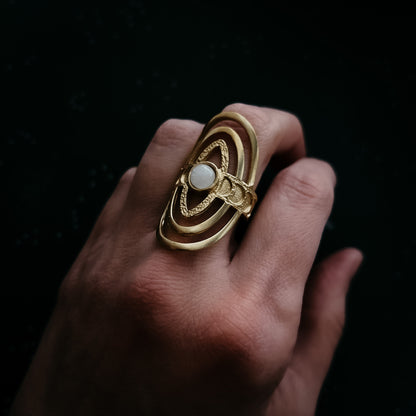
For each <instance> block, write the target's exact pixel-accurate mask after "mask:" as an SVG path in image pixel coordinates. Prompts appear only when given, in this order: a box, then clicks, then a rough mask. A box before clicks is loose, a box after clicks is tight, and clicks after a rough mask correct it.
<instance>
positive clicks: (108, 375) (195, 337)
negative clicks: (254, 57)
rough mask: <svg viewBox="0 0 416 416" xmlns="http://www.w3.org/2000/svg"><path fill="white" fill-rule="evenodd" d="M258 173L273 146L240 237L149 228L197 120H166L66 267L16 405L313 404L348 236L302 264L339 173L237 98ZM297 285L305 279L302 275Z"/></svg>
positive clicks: (274, 411) (286, 408)
mask: <svg viewBox="0 0 416 416" xmlns="http://www.w3.org/2000/svg"><path fill="white" fill-rule="evenodd" d="M226 111H236V112H239V113H240V114H242V115H243V116H245V117H246V118H247V119H248V120H249V121H250V122H251V124H252V125H253V126H254V129H255V130H256V132H257V136H258V142H259V150H260V153H259V154H260V160H259V172H258V175H257V177H258V178H260V176H261V173H262V172H263V171H264V169H265V168H266V166H267V165H268V163H269V162H270V160H271V159H272V158H273V159H274V160H280V161H284V163H285V164H286V165H287V167H286V168H285V169H283V170H281V171H280V172H279V173H278V174H277V176H276V178H275V179H274V181H273V183H272V184H271V186H270V188H269V189H268V191H267V194H266V195H265V197H264V199H263V200H262V202H261V203H260V204H259V206H258V207H257V209H256V213H255V215H254V216H253V217H252V219H251V221H250V224H249V226H248V229H247V232H246V233H245V235H244V237H243V240H242V241H241V242H239V243H238V244H236V243H235V241H233V240H234V239H233V236H232V233H231V234H228V235H227V236H226V237H224V238H223V239H222V240H221V241H220V242H218V243H217V244H215V245H213V246H211V247H209V248H206V249H203V250H201V251H196V252H182V251H172V250H169V249H168V248H166V247H164V246H162V245H161V244H160V243H159V242H158V241H157V239H156V232H155V230H156V228H157V226H158V222H159V219H160V216H161V213H162V211H163V209H164V206H165V204H166V202H167V200H168V199H169V196H170V193H171V191H172V186H173V183H174V181H175V179H176V175H177V173H178V171H179V169H180V168H181V166H182V163H183V160H184V158H185V157H186V156H187V154H189V152H190V151H191V149H192V147H193V145H194V143H195V141H196V139H197V137H198V136H199V133H200V132H201V129H202V127H203V126H202V125H201V124H198V123H196V122H193V121H188V120H169V121H167V122H166V123H164V124H163V125H162V126H161V127H160V128H159V129H158V131H157V132H156V134H155V137H154V138H153V140H152V142H151V143H150V145H149V147H148V149H147V151H146V153H145V155H144V156H143V158H142V160H141V162H140V164H139V166H138V167H137V169H136V168H132V169H130V170H128V171H127V172H126V173H125V174H124V176H123V177H122V178H121V180H120V183H119V184H118V186H117V188H116V190H115V191H114V193H113V195H112V196H111V198H110V199H109V201H108V202H107V204H106V206H105V207H104V209H103V211H102V213H101V215H100V217H99V218H98V220H97V223H96V224H95V226H94V229H93V231H92V233H91V235H90V237H89V239H88V241H87V243H86V244H85V246H84V248H83V249H82V251H81V253H80V254H79V256H78V258H77V259H76V261H75V263H74V265H73V267H72V268H71V270H70V272H69V274H68V276H66V278H65V280H64V282H63V284H62V286H61V289H60V292H59V297H58V302H57V306H56V308H55V311H54V313H53V315H52V317H51V320H50V323H49V325H48V327H47V329H46V331H45V334H44V336H43V339H42V341H41V344H40V346H39V349H38V351H37V353H36V356H35V358H34V360H33V363H32V365H31V367H30V369H29V372H28V374H27V376H26V378H25V381H24V382H23V384H22V387H21V389H20V391H19V393H18V395H17V397H16V399H15V403H14V405H13V409H12V415H19V416H20V415H34V416H37V415H58V414H59V415H62V416H64V415H89V416H92V415H107V414H108V415H118V414H120V415H124V416H127V415H165V414H166V415H188V414H189V415H194V416H195V415H239V416H241V415H267V416H274V415H279V416H280V415H291V416H294V415H295V416H296V415H312V414H313V413H314V409H315V406H316V401H317V398H318V395H319V391H320V388H321V385H322V383H323V380H324V378H325V375H326V373H327V370H328V367H329V365H330V361H331V358H332V355H333V353H334V350H335V348H336V345H337V342H338V340H339V338H340V336H341V333H342V328H343V322H344V303H345V295H346V292H347V289H348V285H349V281H350V279H351V278H352V276H353V275H354V273H355V272H356V270H357V268H358V266H359V264H360V263H361V259H362V255H361V253H360V252H359V251H358V250H356V249H345V250H342V251H340V252H337V253H335V254H334V255H332V256H330V257H329V258H327V259H326V260H324V261H323V262H322V263H321V264H320V265H318V266H317V267H315V268H314V269H313V270H312V272H311V267H312V265H313V262H314V258H315V255H316V251H317V248H318V245H319V241H320V238H321V234H322V231H323V228H324V225H325V223H326V221H327V219H328V216H329V214H330V211H331V207H332V202H333V195H334V185H335V175H334V172H333V170H332V169H331V167H330V166H329V165H328V164H327V163H326V162H322V161H319V160H315V159H309V158H306V157H304V156H305V148H304V141H303V134H302V128H301V125H300V123H299V121H298V120H297V119H296V118H295V117H294V116H292V115H290V114H288V113H284V112H281V111H277V110H273V109H268V108H259V107H253V106H247V105H243V104H234V105H232V106H229V107H227V109H226ZM305 285H306V288H305Z"/></svg>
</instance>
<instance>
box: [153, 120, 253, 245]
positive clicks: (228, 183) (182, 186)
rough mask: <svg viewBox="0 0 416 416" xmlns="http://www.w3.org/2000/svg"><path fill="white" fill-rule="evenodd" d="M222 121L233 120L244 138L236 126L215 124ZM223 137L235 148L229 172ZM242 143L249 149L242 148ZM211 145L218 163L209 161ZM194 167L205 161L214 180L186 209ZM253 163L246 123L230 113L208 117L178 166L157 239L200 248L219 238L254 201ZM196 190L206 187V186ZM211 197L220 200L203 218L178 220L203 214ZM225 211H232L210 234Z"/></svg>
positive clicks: (203, 163)
mask: <svg viewBox="0 0 416 416" xmlns="http://www.w3.org/2000/svg"><path fill="white" fill-rule="evenodd" d="M222 122H228V123H227V124H230V123H229V122H234V123H237V125H238V126H240V130H241V127H242V129H243V131H244V133H245V136H246V137H245V138H246V140H245V142H243V140H242V138H241V136H240V134H239V133H238V130H237V128H233V127H230V126H229V125H219V126H218V124H220V123H222ZM225 139H228V141H229V142H230V141H231V143H232V144H233V147H234V149H235V155H236V167H235V172H234V173H230V172H229V164H230V151H229V148H228V145H227V141H226V140H225ZM244 144H245V145H246V147H248V148H246V149H245V147H244ZM216 149H219V151H220V161H219V166H217V165H215V164H213V163H212V162H210V161H209V160H208V158H209V156H210V155H211V154H212V152H213V151H214V150H216ZM248 153H249V154H250V158H249V167H248V170H247V171H246V169H245V158H246V156H245V155H246V154H248ZM198 165H207V166H206V168H207V169H208V170H210V171H212V172H214V173H215V180H214V181H213V182H212V184H209V188H208V190H207V192H208V194H207V195H206V197H205V198H204V199H203V200H202V201H201V202H200V203H199V204H198V205H197V206H195V207H193V208H192V209H189V208H188V193H189V191H190V189H191V188H192V189H194V190H195V189H196V190H198V188H195V186H194V185H193V184H192V181H191V179H190V178H191V172H192V170H193V169H194V168H195V167H196V166H198ZM257 165H258V146H257V139H256V134H255V131H254V129H253V127H252V125H251V124H250V123H249V121H248V120H247V119H246V118H244V117H243V116H242V115H241V114H238V113H233V112H224V113H221V114H218V115H217V116H215V117H214V118H212V119H211V120H210V121H209V123H208V124H207V125H206V126H205V127H204V129H203V131H202V133H201V135H200V137H199V139H198V141H197V142H196V144H195V146H194V149H193V150H192V152H191V154H190V156H189V157H188V159H187V161H186V162H185V164H184V166H183V168H182V169H181V172H180V174H179V177H178V179H177V181H176V184H175V189H174V190H173V193H172V196H171V198H170V200H169V202H168V204H167V206H166V208H165V210H164V212H163V214H162V217H161V219H160V223H159V228H158V230H157V234H158V237H159V239H160V240H161V241H162V242H163V243H165V244H166V245H167V246H168V247H170V248H172V249H182V250H200V249H202V248H204V247H207V246H209V245H211V244H213V243H215V242H217V241H218V240H220V239H221V238H222V237H223V236H224V235H225V234H226V233H227V232H229V231H230V230H231V228H232V227H233V226H234V225H235V224H236V223H237V221H238V219H239V217H240V216H241V215H244V216H245V217H246V218H248V217H249V216H250V215H251V212H252V210H253V207H254V205H255V203H256V201H257V196H256V193H255V191H254V189H253V187H254V181H255V177H256V170H257ZM212 172H211V173H212ZM243 176H246V178H244V177H243ZM201 189H202V190H204V191H205V190H206V189H205V188H201ZM215 199H218V200H222V201H223V204H222V205H221V207H220V208H218V209H217V210H216V211H215V213H213V214H212V215H211V216H209V217H208V218H207V219H203V220H201V221H200V222H199V223H197V224H195V223H192V224H180V222H181V221H180V220H181V219H182V220H184V219H185V220H186V219H189V218H193V219H194V220H195V218H198V216H201V214H203V213H206V212H207V210H208V209H209V208H210V206H211V205H212V203H213V201H214V200H215ZM175 208H176V210H175ZM229 209H233V210H234V211H235V212H234V214H233V215H232V216H230V218H229V220H228V221H226V222H225V223H224V224H223V225H222V226H221V227H220V229H218V230H217V229H216V230H215V231H214V232H213V233H210V230H213V229H214V228H215V227H217V228H218V224H219V222H220V221H221V220H222V219H223V217H224V215H225V214H226V213H227V212H228V211H229ZM175 211H176V212H175ZM175 214H176V215H179V219H178V218H177V219H175ZM196 236H197V237H196ZM187 240H189V241H187Z"/></svg>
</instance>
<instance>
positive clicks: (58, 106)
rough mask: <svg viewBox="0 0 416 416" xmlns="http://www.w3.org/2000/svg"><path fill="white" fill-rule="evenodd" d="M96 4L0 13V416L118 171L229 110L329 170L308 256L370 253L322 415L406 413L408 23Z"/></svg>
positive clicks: (342, 15) (394, 17)
mask: <svg viewBox="0 0 416 416" xmlns="http://www.w3.org/2000/svg"><path fill="white" fill-rule="evenodd" d="M105 4H107V3H105V2H91V1H90V2H77V1H71V2H70V1H62V2H52V1H45V0H38V1H29V0H27V1H23V0H22V1H19V0H9V1H3V2H1V11H0V23H1V25H0V27H1V30H2V33H1V41H0V42H1V44H0V45H1V68H0V71H1V81H0V82H1V84H0V85H1V91H0V100H1V102H2V104H3V110H2V113H1V115H2V117H1V118H0V120H1V125H0V138H1V145H0V172H1V175H0V180H1V182H0V185H1V191H0V192H1V222H2V227H1V235H2V240H3V246H4V248H3V249H2V251H1V253H2V254H1V269H0V270H1V274H0V279H1V286H0V294H1V296H0V301H1V311H0V312H1V333H0V334H1V337H2V341H1V348H2V351H1V383H2V384H1V403H0V406H1V409H2V411H3V413H4V414H6V411H7V408H8V406H9V405H10V402H11V400H12V398H13V397H14V394H15V392H16V390H17V388H18V386H19V384H20V382H21V381H22V378H23V376H24V374H25V372H26V370H27V367H28V365H29V363H30V360H31V357H32V355H33V353H34V351H35V349H36V345H37V343H38V341H39V339H40V337H41V334H42V330H43V328H44V326H45V324H46V322H47V319H48V316H49V314H50V312H51V310H52V308H53V306H54V302H55V298H56V292H57V289H58V287H59V284H60V282H61V281H62V279H63V277H64V276H65V274H66V272H67V270H68V268H69V267H70V265H71V264H72V262H73V261H74V259H75V257H76V255H77V253H78V252H79V250H80V248H81V246H82V244H83V242H84V241H85V239H86V237H87V235H88V233H89V231H90V229H91V227H92V225H93V223H94V221H95V219H96V217H97V215H98V213H99V211H100V209H101V207H102V206H103V204H104V202H105V201H106V199H107V198H108V197H109V195H110V194H111V192H112V190H113V188H114V187H115V185H116V183H117V180H118V178H119V177H120V175H121V174H122V173H123V171H125V170H126V169H127V168H128V167H130V166H132V165H136V164H137V163H138V161H139V160H140V156H141V154H142V153H143V150H144V149H145V147H146V145H147V143H148V142H149V140H150V139H151V137H152V135H153V133H154V131H155V130H156V128H157V127H158V125H159V124H160V123H161V122H163V121H164V120H166V119H167V118H170V117H179V118H191V119H196V120H198V121H200V122H203V123H205V122H206V121H208V120H209V118H211V117H212V116H213V115H215V114H217V113H218V112H220V111H221V109H222V108H223V107H224V106H225V105H227V104H229V103H232V102H236V101H237V102H245V103H249V104H257V105H266V106H271V107H276V108H280V109H284V110H287V111H290V112H293V113H295V114H296V115H297V116H298V117H299V118H300V119H301V121H302V123H303V126H304V130H305V135H306V139H307V146H308V149H309V153H310V155H312V156H315V157H319V158H323V159H326V160H328V161H329V162H330V163H332V164H333V166H334V168H335V170H336V171H337V174H338V186H337V189H336V203H335V206H334V211H333V214H332V216H331V219H330V222H329V223H328V226H327V228H326V230H325V233H324V237H323V242H322V247H321V251H320V254H319V255H320V256H322V255H324V254H326V253H328V252H332V251H334V250H335V249H337V248H340V247H343V246H348V245H355V246H357V247H359V248H360V249H362V250H363V251H364V253H365V263H364V265H363V266H362V268H361V270H360V273H359V275H358V276H357V278H356V279H355V280H354V282H353V285H352V288H351V291H350V294H349V298H348V305H347V306H348V314H347V327H346V331H345V335H344V337H343V340H342V342H341V344H340V347H339V349H338V352H337V355H336V357H335V360H334V363H333V366H332V369H331V371H330V373H329V376H328V378H327V380H326V383H325V385H324V388H323V390H322V394H321V398H320V402H319V406H318V412H317V414H318V415H357V414H367V415H368V414H377V415H384V414H385V415H416V393H415V390H416V388H415V387H416V383H415V370H416V362H415V347H416V342H415V341H414V337H413V333H414V331H415V328H416V325H415V323H416V322H415V321H416V314H415V307H414V300H413V299H414V288H415V285H414V283H413V280H414V278H415V272H414V268H413V264H412V263H413V261H412V260H413V257H414V253H416V237H415V234H414V228H413V221H412V216H413V212H414V202H413V199H412V194H413V192H414V190H415V185H414V175H415V171H416V162H415V157H414V150H415V135H414V132H413V123H412V122H413V119H414V110H415V106H414V98H413V97H414V93H415V79H416V66H415V63H414V61H413V59H414V58H413V55H414V54H415V46H414V41H415V31H414V29H413V27H414V16H412V15H409V14H408V13H405V12H404V11H401V13H396V12H395V11H393V10H392V9H389V10H386V11H375V10H362V9H348V10H342V11H341V10H332V11H327V10H326V11H325V12H324V11H323V12H317V11H316V10H315V11H313V10H312V9H311V10H308V11H305V10H304V11H302V12H301V11H299V10H290V9H285V10H281V9H279V8H277V7H275V6H274V5H273V3H267V2H261V1H256V2H251V3H239V4H237V3H233V4H231V3H225V2H224V3H223V4H221V3H212V2H211V3H209V4H208V3H204V2H200V1H195V2H188V3H183V2H182V3H179V4H178V3H174V2H171V3H167V4H164V5H163V4H162V3H160V2H158V4H157V5H156V4H153V5H152V4H151V3H150V2H149V3H146V2H141V1H136V0H130V1H118V2H114V4H113V5H112V6H106V5H105ZM74 399H76V398H74Z"/></svg>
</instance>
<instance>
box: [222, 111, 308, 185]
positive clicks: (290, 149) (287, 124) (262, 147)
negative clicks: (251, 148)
mask: <svg viewBox="0 0 416 416" xmlns="http://www.w3.org/2000/svg"><path fill="white" fill-rule="evenodd" d="M223 111H231V112H236V113H239V114H241V115H242V116H244V117H245V118H246V119H247V120H248V121H249V122H250V123H251V125H252V126H253V128H254V130H255V132H256V136H257V142H258V146H259V164H258V172H257V175H256V184H258V182H259V181H260V178H261V175H262V174H263V172H264V170H265V169H266V166H267V165H268V164H269V162H270V160H271V159H272V158H273V159H274V161H275V162H276V166H279V167H282V166H284V165H288V164H291V163H293V162H295V161H296V160H297V159H299V158H301V157H304V156H305V154H306V150H305V140H304V135H303V129H302V125H301V123H300V121H299V119H298V118H296V116H294V115H293V114H291V113H288V112H285V111H281V110H276V109H274V108H268V107H257V106H253V105H247V104H241V103H236V104H231V105H228V106H227V107H225V108H224V110H223Z"/></svg>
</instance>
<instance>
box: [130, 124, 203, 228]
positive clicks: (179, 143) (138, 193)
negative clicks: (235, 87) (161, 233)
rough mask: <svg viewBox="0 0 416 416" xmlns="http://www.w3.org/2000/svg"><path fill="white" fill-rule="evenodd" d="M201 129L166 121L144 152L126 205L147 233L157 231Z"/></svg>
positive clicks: (197, 125)
mask: <svg viewBox="0 0 416 416" xmlns="http://www.w3.org/2000/svg"><path fill="white" fill-rule="evenodd" d="M202 128H203V125H202V124H200V123H197V122H195V121H191V120H177V119H170V120H167V121H165V122H164V123H163V124H162V125H161V126H160V127H159V128H158V130H157V131H156V133H155V135H154V137H153V139H152V141H151V142H150V144H149V146H148V148H147V149H146V152H145V153H144V155H143V157H142V160H141V161H140V164H139V166H138V167H137V172H136V175H135V178H134V181H133V184H132V192H131V193H130V195H129V204H130V206H131V207H132V208H133V209H134V210H135V215H136V217H137V216H139V217H140V218H138V220H139V221H140V223H141V225H142V227H143V228H145V229H146V230H147V231H154V230H155V229H156V227H157V224H158V222H159V219H160V216H161V214H162V211H163V209H164V207H165V205H166V203H167V201H168V199H169V197H170V195H171V192H172V190H173V187H174V184H175V180H176V178H177V176H178V173H179V171H180V169H181V167H182V166H183V163H184V161H185V159H186V157H187V156H188V155H189V153H190V152H191V150H192V148H193V146H194V144H195V142H196V140H197V139H198V137H199V135H200V133H201V131H202Z"/></svg>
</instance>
